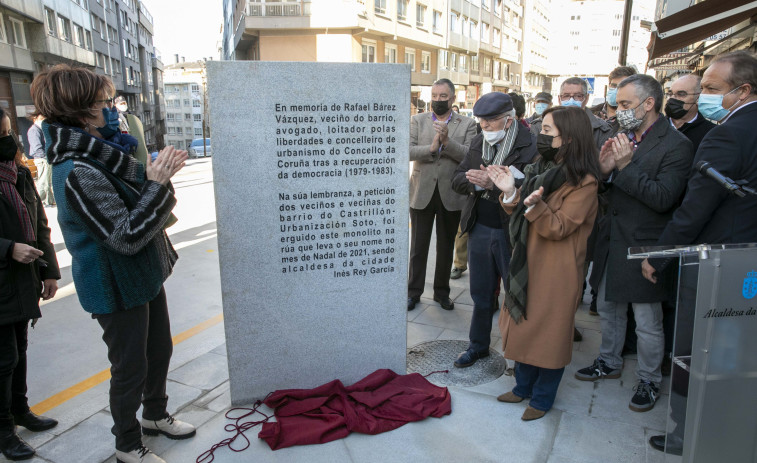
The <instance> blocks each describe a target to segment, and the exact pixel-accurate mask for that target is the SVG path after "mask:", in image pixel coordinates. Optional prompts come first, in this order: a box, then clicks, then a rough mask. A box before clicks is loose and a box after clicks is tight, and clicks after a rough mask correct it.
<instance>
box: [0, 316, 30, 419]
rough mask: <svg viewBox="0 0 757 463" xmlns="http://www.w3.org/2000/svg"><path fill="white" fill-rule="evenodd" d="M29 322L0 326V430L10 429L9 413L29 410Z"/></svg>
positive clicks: (11, 414)
mask: <svg viewBox="0 0 757 463" xmlns="http://www.w3.org/2000/svg"><path fill="white" fill-rule="evenodd" d="M28 330H29V321H28V320H24V321H20V322H16V323H9V324H7V325H0V430H9V429H13V415H14V414H15V415H21V414H24V413H26V412H28V411H29V400H28V399H27V397H26V347H27V345H28V342H27V334H28Z"/></svg>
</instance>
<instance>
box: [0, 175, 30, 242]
mask: <svg viewBox="0 0 757 463" xmlns="http://www.w3.org/2000/svg"><path fill="white" fill-rule="evenodd" d="M17 180H18V167H16V161H14V160H11V161H3V162H0V192H2V194H3V195H5V197H6V198H8V201H10V203H11V204H12V205H13V208H14V209H16V213H17V214H18V220H19V221H21V228H22V229H23V231H24V239H25V240H26V242H27V244H33V243H34V242H35V241H36V238H35V236H34V228H32V220H31V217H29V211H28V210H27V209H26V204H24V200H23V199H21V195H20V194H18V190H17V189H16V181H17Z"/></svg>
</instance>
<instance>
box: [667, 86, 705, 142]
mask: <svg viewBox="0 0 757 463" xmlns="http://www.w3.org/2000/svg"><path fill="white" fill-rule="evenodd" d="M701 80H702V78H701V77H699V76H698V75H696V74H686V75H685V76H682V77H680V78H679V79H678V80H676V81H675V82H673V85H671V86H670V90H668V93H667V94H666V96H667V98H668V101H667V102H666V103H665V115H666V116H668V119H669V120H670V123H671V124H673V127H675V128H676V129H678V131H679V132H681V133H682V134H684V135H686V138H688V139H689V140H691V143H692V144H693V145H694V152H695V153H696V152H697V150H698V149H699V144H700V143H702V139H703V138H704V136H705V135H707V132H709V131H710V130H711V129H712V128H713V127H715V124H713V123H712V122H710V121H708V120H707V119H705V117H704V116H703V115H701V114H700V113H699V106H698V105H697V101H698V100H699V95H700V93H702V87H701V83H700V82H701Z"/></svg>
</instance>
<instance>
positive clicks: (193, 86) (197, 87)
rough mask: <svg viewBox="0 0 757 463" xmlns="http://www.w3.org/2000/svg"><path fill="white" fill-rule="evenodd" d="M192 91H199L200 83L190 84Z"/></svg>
mask: <svg viewBox="0 0 757 463" xmlns="http://www.w3.org/2000/svg"><path fill="white" fill-rule="evenodd" d="M185 90H186V88H185ZM192 93H200V84H192Z"/></svg>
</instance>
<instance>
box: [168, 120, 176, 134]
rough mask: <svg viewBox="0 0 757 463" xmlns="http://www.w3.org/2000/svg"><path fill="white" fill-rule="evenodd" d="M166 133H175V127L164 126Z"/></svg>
mask: <svg viewBox="0 0 757 463" xmlns="http://www.w3.org/2000/svg"><path fill="white" fill-rule="evenodd" d="M166 120H168V119H166ZM166 133H168V135H175V134H176V128H175V127H166Z"/></svg>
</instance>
